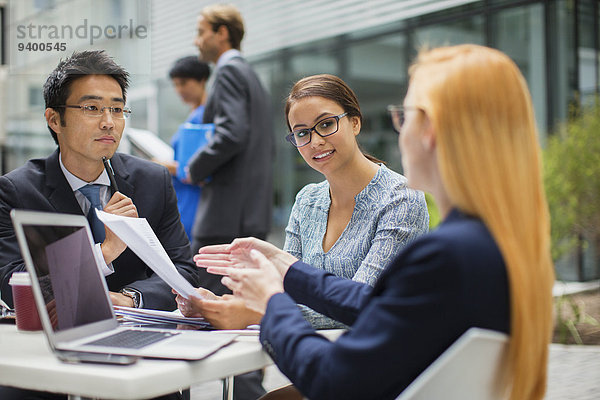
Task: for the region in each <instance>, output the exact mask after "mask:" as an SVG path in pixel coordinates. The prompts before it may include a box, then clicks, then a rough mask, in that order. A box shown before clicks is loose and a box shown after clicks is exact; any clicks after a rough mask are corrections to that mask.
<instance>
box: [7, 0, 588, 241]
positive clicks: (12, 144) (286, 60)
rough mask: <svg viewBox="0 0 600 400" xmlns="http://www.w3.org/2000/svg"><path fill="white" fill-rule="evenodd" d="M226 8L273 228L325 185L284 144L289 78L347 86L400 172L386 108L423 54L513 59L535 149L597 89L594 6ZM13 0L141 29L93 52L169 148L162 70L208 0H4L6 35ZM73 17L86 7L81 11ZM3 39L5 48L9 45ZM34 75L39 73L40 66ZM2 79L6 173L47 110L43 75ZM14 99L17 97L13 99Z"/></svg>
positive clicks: (167, 86) (27, 151)
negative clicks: (270, 140) (325, 76)
mask: <svg viewBox="0 0 600 400" xmlns="http://www.w3.org/2000/svg"><path fill="white" fill-rule="evenodd" d="M230 2H231V3H233V4H235V5H237V6H238V7H239V8H240V10H241V12H242V14H243V16H244V18H245V22H246V31H247V32H246V37H245V39H244V41H243V42H242V52H243V53H244V54H245V56H246V57H247V58H248V59H249V61H251V63H252V64H253V65H254V67H255V69H256V70H257V72H258V73H259V75H260V77H261V79H262V80H263V83H264V84H265V86H266V88H267V89H268V90H269V92H270V93H271V96H272V102H273V110H274V115H273V125H274V127H275V131H276V132H277V135H278V138H277V140H276V152H277V154H276V165H275V166H274V168H275V182H274V183H275V198H274V201H275V207H274V210H275V215H274V222H275V224H274V230H278V231H282V230H283V228H284V226H285V224H286V222H287V217H288V214H289V210H290V207H291V204H292V203H293V201H294V196H295V194H296V193H297V191H298V190H299V189H300V188H301V187H302V186H304V185H305V184H306V183H308V182H315V181H320V180H322V179H323V177H322V176H320V175H319V174H318V173H315V172H314V171H312V170H311V169H310V168H309V167H308V166H306V165H305V163H304V162H303V160H302V159H301V157H300V156H299V154H298V152H297V151H296V150H295V149H294V148H292V147H291V146H290V145H289V144H288V143H287V142H286V141H285V140H284V136H285V134H286V125H285V119H284V116H283V101H284V98H285V95H286V94H287V92H288V91H289V89H290V88H291V86H292V84H293V82H294V81H296V80H297V79H299V78H301V77H303V76H306V75H311V74H317V73H332V74H335V75H338V76H340V77H341V78H343V79H344V80H345V81H346V82H348V84H349V85H350V86H351V87H352V88H353V89H354V90H355V92H356V94H357V95H358V98H359V101H360V103H361V108H362V111H363V115H364V123H363V130H362V133H361V134H360V136H359V141H360V143H361V145H362V147H363V148H364V150H365V151H367V152H369V153H371V154H373V155H374V156H376V157H378V158H380V159H383V160H386V161H387V162H388V165H389V166H390V167H391V168H392V169H395V170H397V171H399V172H401V164H400V155H399V152H398V149H397V135H396V134H395V133H394V132H393V131H392V129H391V125H390V122H389V119H388V117H387V114H386V106H387V105H388V104H395V103H401V102H402V99H403V97H404V94H405V91H406V87H407V68H408V66H409V65H410V62H411V60H412V59H413V57H414V56H415V54H416V52H417V51H418V49H419V48H420V47H422V46H425V45H427V46H438V45H445V44H450V45H451V44H459V43H476V44H481V45H487V46H491V47H495V48H498V49H500V50H502V51H504V52H505V53H507V54H508V55H509V56H511V57H512V58H513V59H514V60H515V62H516V63H517V65H518V66H519V67H520V69H521V71H522V72H523V74H524V76H525V78H526V80H527V83H528V85H529V87H530V90H531V93H532V97H533V102H534V106H535V112H536V120H537V124H538V128H539V131H540V142H541V144H542V145H544V144H545V141H546V138H547V137H548V135H550V134H552V132H553V131H554V130H555V129H556V127H557V124H559V123H560V122H561V121H564V120H565V119H566V118H567V117H568V113H569V109H570V107H571V106H572V105H574V104H579V103H580V102H583V101H587V100H588V99H590V98H592V97H593V96H595V95H596V94H597V93H598V91H599V86H600V85H599V82H600V11H599V8H600V6H599V2H598V1H596V0H478V1H473V0H441V1H433V0H420V1H398V0H370V1H364V0H328V1H326V0H312V1H306V0H286V1H272V0H237V1H236V0H232V1H230ZM16 3H18V7H19V8H20V14H19V16H18V18H19V19H20V20H26V19H27V15H28V14H27V13H28V11H29V12H31V13H36V12H37V13H39V12H42V11H40V10H41V9H43V8H44V7H46V8H47V9H48V10H61V9H62V10H64V9H68V10H69V13H68V14H65V13H64V12H60V13H57V15H56V18H57V20H56V23H61V22H62V21H61V18H63V20H64V21H65V23H68V22H69V21H75V20H76V21H81V20H82V18H87V19H89V21H94V18H95V17H96V13H97V12H98V11H99V9H100V10H102V11H101V12H100V14H102V15H104V16H103V18H104V19H103V20H102V21H103V24H104V26H105V25H106V24H108V23H111V21H113V20H118V21H127V20H129V19H133V20H134V22H135V23H136V24H140V25H145V26H148V28H149V29H148V33H149V34H148V36H147V37H146V38H145V39H147V40H146V41H145V42H143V43H142V41H141V40H138V41H137V42H136V40H135V38H133V39H131V40H129V39H128V41H127V42H125V41H121V42H114V41H110V40H108V39H105V40H104V42H103V41H102V39H100V40H99V41H98V43H96V45H98V46H106V47H107V48H108V49H109V51H111V52H114V55H115V57H116V58H117V60H118V61H121V62H123V63H124V64H125V66H126V67H127V68H128V69H130V70H133V71H134V74H133V75H134V85H133V86H132V89H131V91H130V95H129V104H130V106H131V107H132V108H133V110H134V115H133V117H132V118H131V120H130V121H129V123H130V124H131V126H132V127H137V128H143V129H149V130H151V131H152V132H155V133H156V134H158V135H159V136H160V137H161V138H163V139H164V140H166V141H168V140H169V138H170V136H171V135H172V133H173V132H174V131H175V130H176V128H177V125H178V124H179V123H180V122H181V121H183V120H184V119H185V117H186V115H187V113H188V111H189V110H187V109H186V106H185V105H184V104H182V103H181V102H180V101H179V99H178V98H177V96H176V94H175V92H174V91H173V89H172V87H171V83H170V82H169V80H168V76H167V73H168V69H169V67H170V65H171V64H172V62H173V61H175V59H177V58H179V57H182V56H185V55H190V54H197V50H196V49H195V48H194V46H193V39H194V36H195V29H196V18H197V15H198V13H199V11H200V10H201V9H202V7H203V6H204V5H207V4H211V3H213V2H212V1H188V0H176V1H168V2H167V1H161V0H136V1H120V0H107V1H102V2H97V1H96V2H93V3H92V2H91V1H89V0H45V1H43V0H25V1H19V2H17V1H4V4H3V2H2V1H1V0H0V5H2V4H3V5H4V8H3V9H4V21H5V22H4V25H5V35H4V36H7V35H6V29H7V28H10V29H14V26H10V24H8V23H7V22H9V21H8V19H9V18H8V16H9V15H10V13H9V12H8V9H9V8H10V7H11V6H12V7H14V6H15V4H16ZM79 5H83V6H81V7H80V6H79ZM28 8H29V10H28ZM78 9H79V10H83V11H81V13H80V15H78V14H77V10H78ZM86 13H87V14H86ZM90 23H91V22H90ZM99 25H102V24H101V23H99ZM5 39H6V37H5ZM3 42H4V44H5V46H8V44H7V41H6V40H3ZM123 43H125V44H126V46H127V47H123ZM136 43H139V44H140V46H141V50H139V49H138V48H137V47H138V46H137V44H136ZM13 45H14V43H13ZM8 50H10V49H5V52H4V53H3V54H6V53H9V51H8ZM65 55H66V54H62V55H60V56H63V57H64V56H65ZM53 56H54V59H52V57H47V58H45V59H43V60H44V63H43V64H42V66H43V69H44V71H49V70H50V68H51V66H53V65H55V64H56V62H55V60H57V59H58V57H57V56H59V55H57V54H53ZM5 61H6V60H5ZM38 61H39V59H38ZM36 67H37V68H38V69H39V67H40V65H39V62H38V63H37V65H36ZM30 68H33V66H32V65H31V64H27V63H26V62H25V63H24V64H23V65H22V66H16V67H13V68H10V69H11V70H13V71H12V72H18V71H20V70H23V69H24V70H27V69H30ZM7 74H8V73H7V71H6V68H5V71H3V75H4V76H5V78H4V79H3V80H2V81H0V82H3V83H0V85H1V86H0V88H4V93H2V96H3V97H2V104H3V105H6V104H8V105H9V106H8V107H7V108H6V109H5V107H4V106H3V107H0V109H5V110H4V111H0V118H4V119H5V121H6V124H5V126H6V128H7V129H6V131H5V132H3V133H2V132H0V135H2V134H4V136H5V138H4V143H5V151H6V152H8V154H9V156H7V159H5V160H3V162H4V166H5V168H6V169H12V168H15V167H16V166H18V165H20V164H22V162H23V161H24V159H25V158H27V157H28V156H30V155H32V154H35V153H36V152H40V151H42V152H43V151H45V152H46V153H47V149H48V148H51V147H52V143H51V141H50V136H49V135H48V134H47V131H45V126H44V123H43V121H40V120H39V116H40V115H41V114H42V112H43V110H42V108H41V107H42V104H41V103H40V97H39V93H38V94H36V92H35V90H36V89H35V88H36V87H41V83H42V82H43V78H44V77H45V75H44V74H43V73H41V71H40V72H39V74H38V76H33V75H28V78H27V79H28V83H27V84H20V86H19V85H18V86H15V85H14V83H10V82H9V81H10V79H9V81H7V79H6V75H7ZM7 91H10V94H8V93H7ZM13 95H15V96H18V100H16V101H13V100H11V99H10V98H11V96H13ZM28 96H29V97H28ZM7 102H8V103H7ZM35 115H37V116H38V117H35V118H37V120H34V116H35ZM24 137H26V138H29V139H28V140H23V139H22V138H24ZM32 147H33V148H32ZM40 149H43V150H40Z"/></svg>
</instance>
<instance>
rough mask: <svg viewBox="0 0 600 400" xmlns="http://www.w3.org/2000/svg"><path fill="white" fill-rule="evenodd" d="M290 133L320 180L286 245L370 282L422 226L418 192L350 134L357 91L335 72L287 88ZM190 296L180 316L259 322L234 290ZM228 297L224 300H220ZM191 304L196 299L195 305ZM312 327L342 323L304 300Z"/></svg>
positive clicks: (295, 217) (236, 324)
mask: <svg viewBox="0 0 600 400" xmlns="http://www.w3.org/2000/svg"><path fill="white" fill-rule="evenodd" d="M285 116H286V120H287V124H288V128H289V129H290V131H291V133H290V134H289V135H288V136H287V137H286V139H287V140H288V141H289V142H290V143H291V144H292V145H294V146H295V147H296V148H297V149H298V152H299V153H300V155H301V156H302V158H304V160H305V161H306V163H307V164H308V165H309V166H310V167H312V168H313V169H314V170H316V171H318V172H320V173H322V174H323V175H324V176H325V178H326V180H325V181H323V182H321V183H316V184H309V185H307V186H305V187H304V188H303V189H302V190H301V191H300V192H299V193H298V195H297V196H296V201H295V203H294V205H293V207H292V212H291V216H290V219H289V223H288V226H287V228H286V240H285V244H284V250H285V251H287V252H289V253H290V254H291V255H293V256H294V257H297V258H300V259H302V260H303V261H304V262H306V263H308V264H311V265H313V266H314V267H316V268H319V269H321V270H324V271H327V272H330V273H332V274H334V275H337V276H340V277H342V278H346V279H351V280H354V281H356V282H361V283H366V284H368V285H371V286H372V285H373V284H374V283H375V281H376V280H377V278H378V277H379V275H380V274H381V272H382V271H383V269H384V267H385V266H386V265H387V264H388V263H389V262H390V261H391V260H392V258H393V257H394V256H396V255H397V254H398V253H399V252H400V250H401V249H402V248H403V247H404V246H405V245H406V244H407V243H409V242H410V241H412V240H414V239H415V238H416V237H418V236H420V235H422V234H424V233H426V232H427V229H428V222H429V216H428V213H427V205H426V203H425V197H424V195H423V193H422V192H419V191H416V190H412V189H409V188H408V187H407V186H406V179H405V178H404V177H403V176H402V175H399V174H397V173H396V172H393V171H392V170H390V169H388V168H387V167H386V166H385V165H384V164H383V163H382V162H381V161H380V160H377V159H376V158H374V157H371V156H369V155H366V154H364V153H363V152H362V151H361V150H360V148H359V145H358V142H357V140H356V137H357V136H358V134H359V133H360V130H361V124H362V114H361V111H360V107H359V104H358V100H357V98H356V95H355V94H354V92H353V91H352V89H350V88H349V87H348V85H346V83H345V82H344V81H343V80H341V79H340V78H338V77H336V76H333V75H315V76H309V77H306V78H304V79H301V80H300V81H298V82H297V83H296V84H295V85H294V87H293V88H292V90H291V92H290V94H289V96H288V98H287V101H286V106H285ZM200 292H201V293H203V294H204V296H205V297H206V298H208V299H213V301H199V302H195V303H194V302H190V301H186V300H185V299H184V298H182V297H181V296H179V297H178V298H177V300H178V304H179V308H180V310H181V311H182V313H184V314H185V315H188V316H194V315H198V314H201V315H203V316H204V317H205V318H207V319H208V320H209V321H211V322H212V323H213V325H215V326H217V327H219V328H230V329H233V328H244V327H246V326H247V325H248V324H253V323H254V324H256V323H259V322H260V317H261V315H260V314H256V313H252V312H249V311H248V310H246V309H245V307H243V302H242V301H241V300H239V299H236V298H235V297H234V296H227V295H226V296H223V297H220V298H217V297H214V296H213V295H212V294H211V293H210V292H208V291H206V290H202V289H200ZM222 300H226V302H222ZM194 304H195V306H194ZM302 309H303V313H304V316H305V318H306V319H307V320H308V321H309V322H310V323H311V324H312V325H313V327H315V328H319V329H323V328H334V327H344V325H343V324H341V323H339V322H336V321H334V320H332V319H330V318H326V317H324V316H322V315H321V314H319V313H316V312H314V311H312V310H310V309H308V308H306V307H304V306H302Z"/></svg>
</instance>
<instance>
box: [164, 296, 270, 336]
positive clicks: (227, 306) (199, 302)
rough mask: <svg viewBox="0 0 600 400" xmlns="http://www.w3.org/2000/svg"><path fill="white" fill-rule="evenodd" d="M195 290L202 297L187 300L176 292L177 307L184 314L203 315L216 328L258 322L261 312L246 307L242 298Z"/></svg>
mask: <svg viewBox="0 0 600 400" xmlns="http://www.w3.org/2000/svg"><path fill="white" fill-rule="evenodd" d="M196 291H197V292H198V293H199V294H200V295H201V296H202V298H198V297H192V298H191V299H189V300H188V299H186V298H184V297H183V296H181V295H179V294H177V297H176V299H175V300H176V301H177V307H178V308H179V310H180V311H181V313H182V314H183V315H184V316H186V317H190V318H197V317H203V318H204V319H206V320H207V321H208V322H210V323H211V325H212V326H214V327H215V328H217V329H244V328H246V327H247V326H248V325H254V324H259V323H260V320H261V318H262V314H260V313H257V312H256V311H254V310H251V309H249V308H247V307H246V306H245V304H244V301H243V300H242V299H240V298H237V297H235V296H231V295H228V294H226V295H224V296H222V297H219V296H216V295H215V294H213V293H212V292H211V291H210V290H207V289H204V288H197V289H196Z"/></svg>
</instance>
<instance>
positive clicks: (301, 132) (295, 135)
mask: <svg viewBox="0 0 600 400" xmlns="http://www.w3.org/2000/svg"><path fill="white" fill-rule="evenodd" d="M346 115H348V113H347V112H345V113H343V114H340V115H335V116H333V117H327V118H323V119H322V120H320V121H319V122H317V123H316V124H315V126H313V127H312V128H307V129H298V130H297V131H293V132H292V133H290V134H289V135H287V136H286V137H285V138H286V140H287V141H288V142H290V143H291V144H293V145H294V146H296V147H302V146H306V145H307V144H309V143H310V139H311V138H312V132H313V131H314V132H316V133H317V135H319V136H321V137H326V136H330V135H333V134H334V133H336V132H337V131H338V129H339V124H340V118H343V117H345V116H346Z"/></svg>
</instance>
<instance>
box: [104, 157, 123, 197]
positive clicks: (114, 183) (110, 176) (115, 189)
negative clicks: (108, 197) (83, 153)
mask: <svg viewBox="0 0 600 400" xmlns="http://www.w3.org/2000/svg"><path fill="white" fill-rule="evenodd" d="M102 163H103V164H104V169H105V170H106V173H107V174H108V179H109V180H110V187H111V189H112V192H113V194H115V193H116V192H118V191H119V188H118V187H117V181H116V180H115V173H114V172H113V169H112V167H111V166H110V164H109V163H108V160H107V159H106V157H102Z"/></svg>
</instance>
